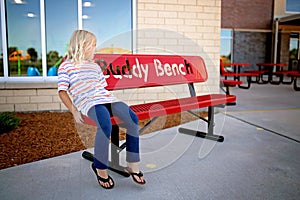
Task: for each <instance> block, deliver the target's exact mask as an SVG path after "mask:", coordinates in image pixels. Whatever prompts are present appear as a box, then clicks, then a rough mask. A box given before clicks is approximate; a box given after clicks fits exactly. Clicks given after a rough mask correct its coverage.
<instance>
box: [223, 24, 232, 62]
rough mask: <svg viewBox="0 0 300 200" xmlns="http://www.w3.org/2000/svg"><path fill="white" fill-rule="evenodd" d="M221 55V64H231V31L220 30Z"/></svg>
mask: <svg viewBox="0 0 300 200" xmlns="http://www.w3.org/2000/svg"><path fill="white" fill-rule="evenodd" d="M220 46H221V55H220V58H221V59H222V60H223V62H231V59H232V30H226V29H222V30H221V45H220Z"/></svg>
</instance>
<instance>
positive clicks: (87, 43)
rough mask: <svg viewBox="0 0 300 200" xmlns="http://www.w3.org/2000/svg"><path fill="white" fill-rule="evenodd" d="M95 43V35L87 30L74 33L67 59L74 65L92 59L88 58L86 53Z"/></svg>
mask: <svg viewBox="0 0 300 200" xmlns="http://www.w3.org/2000/svg"><path fill="white" fill-rule="evenodd" d="M94 43H96V36H95V35H94V34H93V33H91V32H89V31H86V30H76V31H74V32H73V34H72V36H71V39H70V43H69V48H68V53H67V59H69V60H72V61H73V62H74V63H80V62H82V61H84V60H90V59H92V58H87V55H86V53H87V51H89V50H90V49H92V48H93V45H94Z"/></svg>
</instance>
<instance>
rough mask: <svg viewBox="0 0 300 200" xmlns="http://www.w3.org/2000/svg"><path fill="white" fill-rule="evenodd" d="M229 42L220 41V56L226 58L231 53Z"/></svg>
mask: <svg viewBox="0 0 300 200" xmlns="http://www.w3.org/2000/svg"><path fill="white" fill-rule="evenodd" d="M230 49H231V40H225V39H223V40H221V53H220V55H221V56H228V55H229V54H230V53H231V50H230Z"/></svg>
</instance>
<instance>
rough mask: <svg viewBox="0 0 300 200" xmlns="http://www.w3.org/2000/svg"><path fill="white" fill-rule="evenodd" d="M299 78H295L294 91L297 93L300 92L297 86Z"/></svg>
mask: <svg viewBox="0 0 300 200" xmlns="http://www.w3.org/2000/svg"><path fill="white" fill-rule="evenodd" d="M297 78H298V77H294V90H295V91H300V86H299V87H298V86H297Z"/></svg>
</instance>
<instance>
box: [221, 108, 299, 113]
mask: <svg viewBox="0 0 300 200" xmlns="http://www.w3.org/2000/svg"><path fill="white" fill-rule="evenodd" d="M294 110H300V108H288V109H278V110H237V111H225V112H224V113H225V114H233V113H252V112H253V113H254V112H282V111H294Z"/></svg>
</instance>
